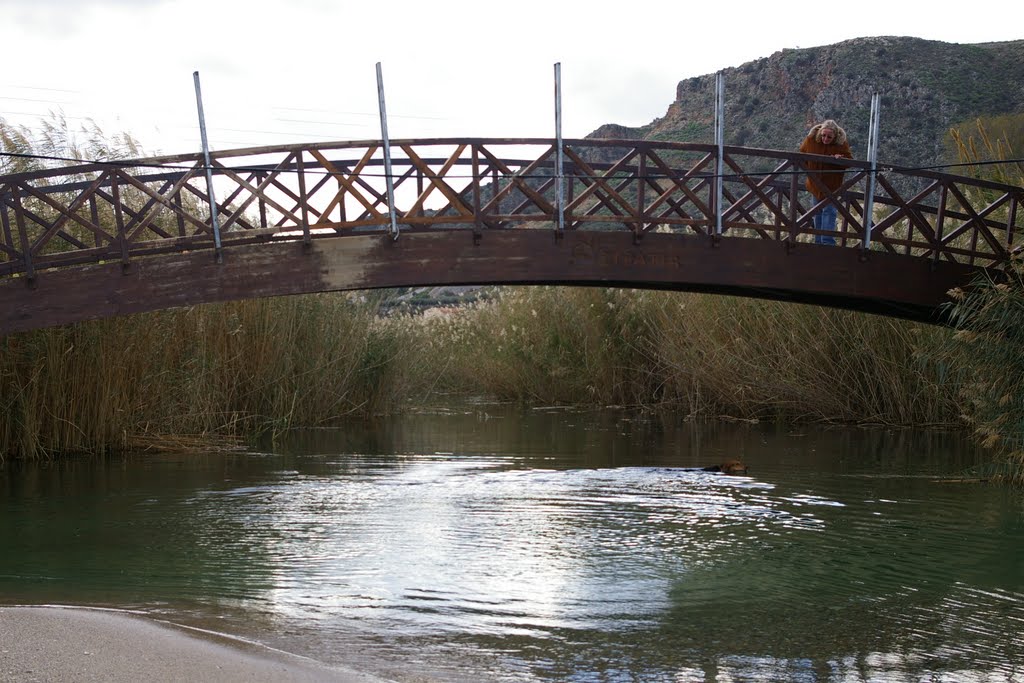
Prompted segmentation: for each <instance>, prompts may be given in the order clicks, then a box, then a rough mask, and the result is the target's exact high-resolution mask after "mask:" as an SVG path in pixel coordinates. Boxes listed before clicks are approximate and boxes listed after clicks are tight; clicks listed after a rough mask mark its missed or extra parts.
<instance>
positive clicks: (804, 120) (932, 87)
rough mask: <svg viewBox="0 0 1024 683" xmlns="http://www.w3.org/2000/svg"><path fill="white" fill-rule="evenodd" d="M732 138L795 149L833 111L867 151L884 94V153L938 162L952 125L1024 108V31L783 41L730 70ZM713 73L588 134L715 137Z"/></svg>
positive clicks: (882, 156) (887, 159) (884, 157)
mask: <svg viewBox="0 0 1024 683" xmlns="http://www.w3.org/2000/svg"><path fill="white" fill-rule="evenodd" d="M723 74H724V77H725V142H726V144H727V145H742V146H746V147H760V148H768V149H795V148H796V147H797V146H799V144H800V141H801V140H802V139H803V137H804V135H806V132H807V130H808V128H810V126H811V125H812V124H813V123H815V122H817V121H821V120H822V119H826V118H832V119H835V120H836V121H838V122H839V124H840V125H841V126H843V127H844V128H845V129H846V131H847V133H848V134H849V136H850V140H851V144H852V146H853V151H854V156H855V157H857V158H860V159H863V158H865V156H866V153H867V139H868V124H869V118H870V111H871V96H872V94H873V93H875V92H878V93H879V94H880V95H881V112H880V123H881V135H880V138H879V152H878V155H879V160H880V161H882V162H883V163H889V164H893V165H900V166H931V165H934V164H938V163H941V162H942V161H943V160H946V159H947V157H948V152H947V146H946V137H947V133H948V131H949V128H950V127H951V126H953V125H955V124H958V123H962V122H964V121H970V120H973V119H975V118H977V117H979V116H995V115H1001V114H1012V113H1021V112H1024V40H1019V41H1012V42H1004V43H981V44H975V45H961V44H952V43H942V42H937V41H927V40H922V39H919V38H898V37H880V38H858V39H855V40H849V41H844V42H842V43H836V44H835V45H827V46H823V47H815V48H807V49H797V50H783V51H781V52H776V53H775V54H773V55H772V56H770V57H766V58H763V59H759V60H756V61H753V62H748V63H746V64H743V65H741V66H738V67H735V68H730V69H725V70H724V71H723ZM714 83H715V76H714V74H708V75H705V76H699V77H696V78H690V79H687V80H684V81H681V82H680V83H679V85H678V86H677V88H676V97H675V101H674V102H672V104H671V105H669V108H668V111H667V112H666V113H665V115H664V116H663V117H661V118H658V119H655V120H654V121H652V122H651V123H650V124H648V125H646V126H642V127H640V128H627V127H624V126H618V125H614V124H610V125H607V126H602V127H601V128H599V129H598V130H596V131H594V132H593V133H591V134H590V135H589V136H588V137H591V138H640V139H652V140H671V141H678V142H706V143H711V142H713V141H714Z"/></svg>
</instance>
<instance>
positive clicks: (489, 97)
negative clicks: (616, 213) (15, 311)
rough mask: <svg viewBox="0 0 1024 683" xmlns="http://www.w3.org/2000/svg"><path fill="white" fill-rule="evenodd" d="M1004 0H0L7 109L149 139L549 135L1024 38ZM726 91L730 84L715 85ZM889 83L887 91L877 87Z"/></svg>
mask: <svg viewBox="0 0 1024 683" xmlns="http://www.w3.org/2000/svg"><path fill="white" fill-rule="evenodd" d="M1013 6H1014V3H1012V2H1007V1H1006V0H998V1H993V2H990V1H988V0H974V1H973V2H970V3H963V2H957V3H952V2H939V3H931V4H922V3H920V2H903V1H902V0H887V1H885V2H881V1H875V0H861V1H860V2H856V3H845V4H840V3H822V4H821V5H820V6H815V5H814V4H813V3H807V2H791V1H790V0H775V1H774V2H767V3H766V2H763V1H762V2H746V1H745V0H742V1H739V0H732V1H731V2H728V3H722V2H717V3H708V2H696V1H692V0H675V1H672V2H670V1H663V0H645V1H642V2H634V3H630V2H615V3H607V2H600V1H599V0H590V1H589V2H578V1H577V0H544V1H541V0H514V1H513V2H501V3H497V2H488V1H487V0H434V2H428V1H424V0H419V1H417V2H412V1H408V0H372V1H364V2H350V1H348V0H334V1H329V0H281V1H278V2H267V1H264V0H0V63H2V64H4V65H5V67H6V68H5V69H4V70H3V73H2V74H0V118H3V119H4V120H6V121H7V122H8V123H12V124H17V125H26V126H28V127H30V128H31V127H36V126H38V123H39V121H40V120H41V119H43V118H46V117H48V116H50V112H54V113H56V114H59V115H62V116H63V117H64V119H65V120H66V121H67V125H68V126H69V128H71V129H78V128H80V127H81V126H82V125H85V124H87V123H88V122H89V121H92V122H95V124H96V125H98V126H99V127H100V128H101V129H102V130H103V131H104V132H105V133H106V134H107V135H113V134H119V133H128V134H130V135H131V136H132V137H134V138H135V139H136V140H138V141H139V142H140V143H141V145H142V147H143V149H144V151H145V152H147V153H149V154H158V153H159V154H178V153H186V152H194V151H198V150H199V149H201V143H200V134H199V125H198V114H197V108H196V91H195V84H194V79H193V72H196V71H198V73H199V76H200V81H201V86H202V101H203V109H204V112H205V116H206V125H207V132H208V137H209V141H210V147H211V148H212V149H214V150H218V149H232V148H239V147H250V146H262V145H276V144H286V143H299V142H324V141H329V140H366V139H380V138H381V137H382V136H381V125H380V117H379V109H378V89H377V70H376V64H377V63H378V62H379V63H380V65H381V74H382V80H383V90H384V100H385V103H386V111H387V115H388V119H387V127H388V134H389V137H390V138H391V139H393V140H395V139H401V138H424V137H508V138H519V137H545V138H552V137H554V136H555V95H554V93H555V87H554V84H555V78H554V74H555V69H554V65H555V64H556V63H558V64H560V80H561V108H562V134H563V136H564V137H566V138H573V137H583V136H585V135H586V134H588V133H590V132H591V131H593V130H594V129H596V128H597V127H598V126H600V125H602V124H605V123H618V124H623V125H628V126H637V125H643V124H646V123H649V122H651V121H652V120H654V119H656V118H658V117H660V116H662V115H664V114H665V111H666V110H667V108H668V106H669V104H671V102H672V101H673V99H674V98H675V87H676V84H677V83H678V82H679V81H680V80H683V79H685V78H690V77H693V76H700V75H704V74H711V73H715V72H716V71H719V70H721V69H725V68H728V67H734V66H739V65H741V64H743V63H745V62H748V61H751V60H755V59H760V58H762V57H769V56H771V55H772V54H773V53H775V52H778V51H780V50H782V49H784V48H805V47H815V46H819V45H828V44H831V43H835V42H839V41H842V40H847V39H851V38H859V37H866V36H886V35H887V36H914V37H919V38H925V39H929V40H940V41H944V42H950V43H978V42H992V41H1004V40H1019V39H1024V22H1022V21H1021V14H1022V11H1021V10H1020V9H1009V8H1010V7H1013ZM726 87H728V81H726ZM883 87H884V86H883Z"/></svg>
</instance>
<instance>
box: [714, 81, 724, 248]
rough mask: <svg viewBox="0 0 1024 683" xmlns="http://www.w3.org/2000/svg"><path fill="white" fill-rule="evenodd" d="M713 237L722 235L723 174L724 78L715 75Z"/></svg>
mask: <svg viewBox="0 0 1024 683" xmlns="http://www.w3.org/2000/svg"><path fill="white" fill-rule="evenodd" d="M715 145H716V146H717V147H718V157H717V159H716V160H715V235H716V236H719V237H721V235H722V174H723V173H725V76H724V75H723V74H722V72H721V71H719V72H718V73H717V74H715Z"/></svg>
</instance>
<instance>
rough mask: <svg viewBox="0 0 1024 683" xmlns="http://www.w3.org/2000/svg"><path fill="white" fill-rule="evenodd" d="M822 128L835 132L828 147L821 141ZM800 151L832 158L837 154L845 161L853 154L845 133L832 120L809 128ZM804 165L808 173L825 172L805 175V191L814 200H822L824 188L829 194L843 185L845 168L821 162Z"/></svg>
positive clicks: (810, 162) (809, 162)
mask: <svg viewBox="0 0 1024 683" xmlns="http://www.w3.org/2000/svg"><path fill="white" fill-rule="evenodd" d="M826 124H829V125H826ZM822 128H831V129H832V130H833V131H835V134H836V136H835V138H834V139H833V140H832V142H831V143H830V144H828V145H826V144H825V143H824V142H822V141H821V136H820V133H821V129H822ZM800 151H801V152H803V153H804V154H821V155H823V156H829V157H834V156H835V155H837V154H838V155H840V156H843V157H845V158H847V159H852V158H853V154H852V153H851V152H850V143H849V141H848V140H847V139H846V131H845V130H843V129H842V128H840V127H839V126H838V125H836V122H835V121H832V120H829V121H825V122H823V123H819V124H818V125H816V126H814V127H813V128H811V131H810V132H809V133H808V134H807V137H806V138H804V141H803V144H801V145H800ZM806 164H807V170H808V171H825V172H824V173H810V172H809V173H808V174H807V182H806V185H807V189H808V190H809V191H810V193H811V194H813V195H814V196H815V198H816V199H824V197H825V194H826V193H825V189H824V188H828V190H829V191H830V192H835V191H836V190H838V189H839V186H840V185H842V184H843V171H845V170H846V169H845V167H843V166H837V165H836V164H827V163H825V162H822V161H808V162H806ZM822 186H824V187H822Z"/></svg>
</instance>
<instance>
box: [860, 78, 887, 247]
mask: <svg viewBox="0 0 1024 683" xmlns="http://www.w3.org/2000/svg"><path fill="white" fill-rule="evenodd" d="M881 108H882V104H881V96H880V95H879V94H878V93H877V92H876V93H874V94H873V95H872V96H871V118H870V120H869V123H868V161H869V162H870V163H871V172H870V173H869V174H868V187H867V192H865V193H864V194H865V196H864V239H863V240H861V248H862V249H863V250H864V251H867V250H868V249H870V248H871V228H872V227H873V224H874V216H873V215H872V214H873V212H874V203H875V175H876V174H877V173H878V131H879V123H878V121H879V119H878V117H879V114H880V113H881Z"/></svg>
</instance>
